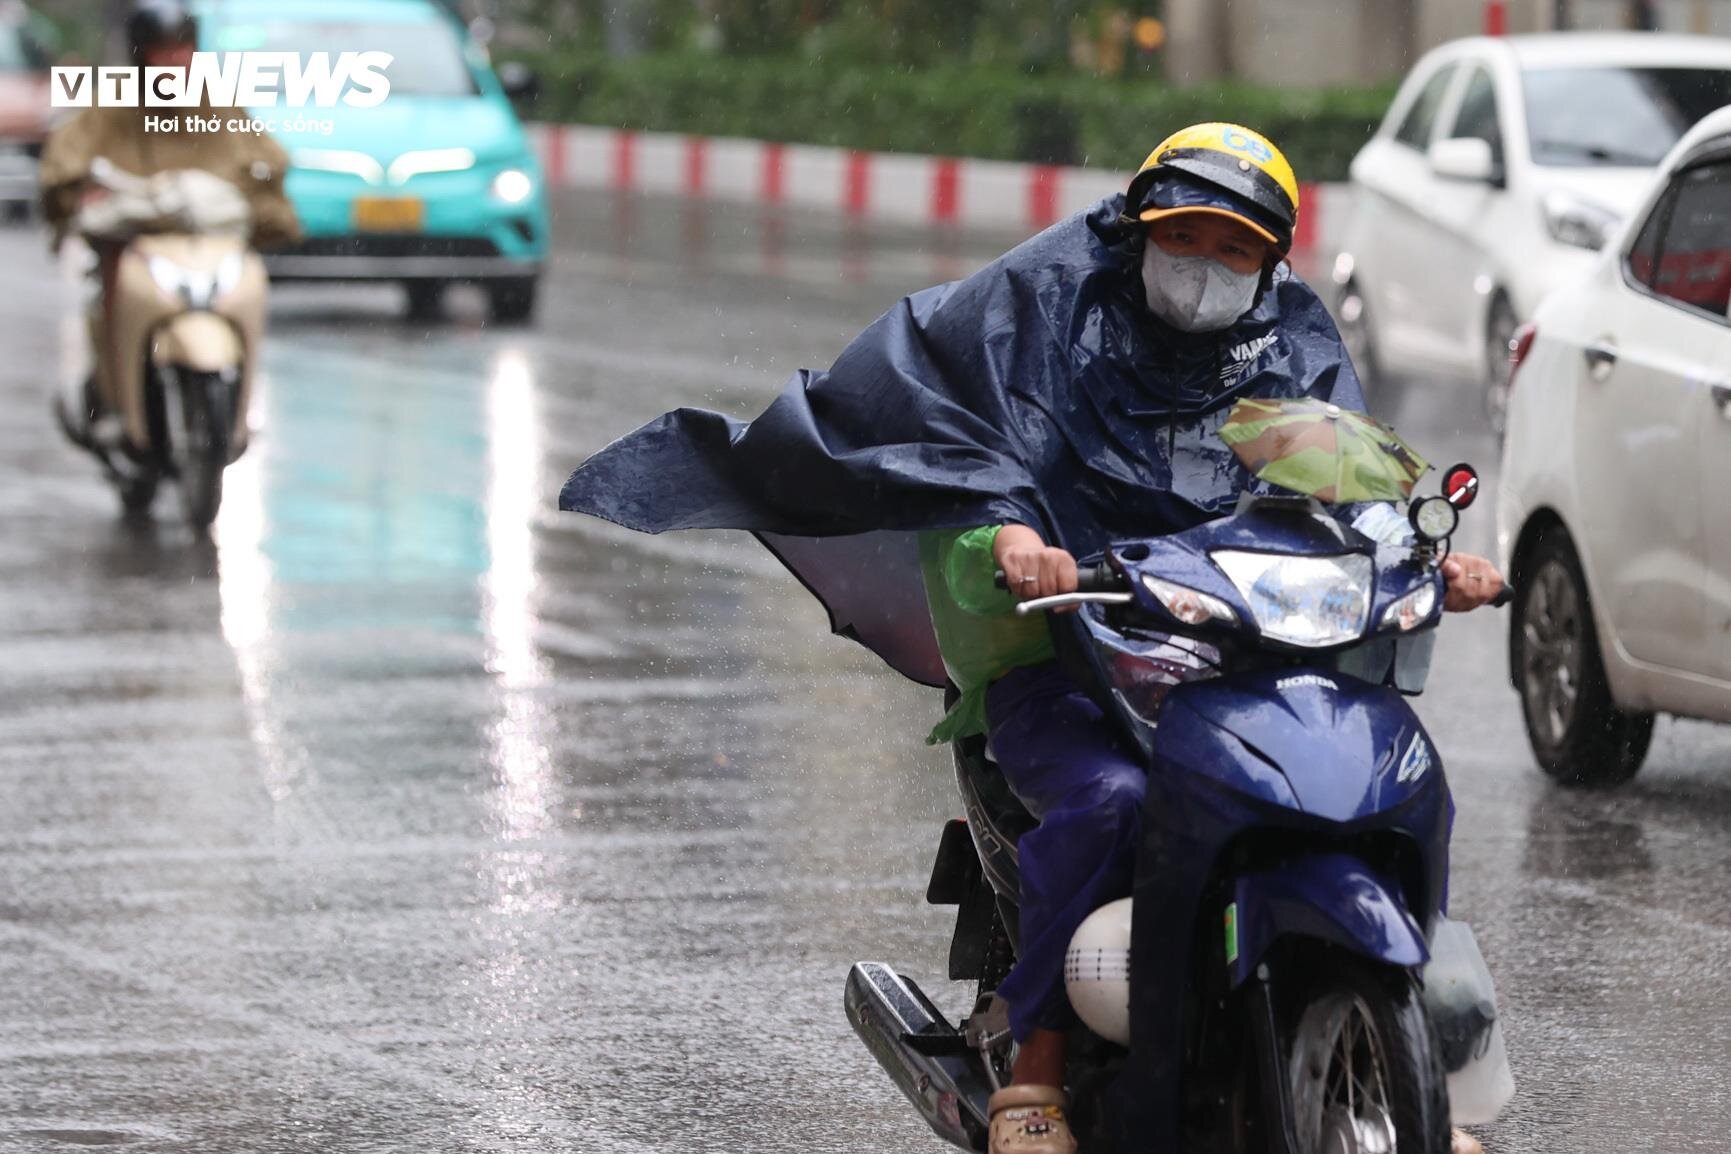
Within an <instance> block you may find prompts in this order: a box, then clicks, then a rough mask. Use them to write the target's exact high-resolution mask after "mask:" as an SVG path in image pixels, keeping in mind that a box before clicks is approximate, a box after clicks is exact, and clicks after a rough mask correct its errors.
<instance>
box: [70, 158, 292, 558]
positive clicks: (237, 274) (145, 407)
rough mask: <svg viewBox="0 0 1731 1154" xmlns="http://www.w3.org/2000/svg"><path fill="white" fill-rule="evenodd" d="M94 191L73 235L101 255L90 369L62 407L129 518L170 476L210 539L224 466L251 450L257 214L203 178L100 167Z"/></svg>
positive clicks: (258, 335)
mask: <svg viewBox="0 0 1731 1154" xmlns="http://www.w3.org/2000/svg"><path fill="white" fill-rule="evenodd" d="M90 181H91V183H92V184H93V185H94V186H96V187H98V188H101V189H103V190H105V191H106V195H104V196H99V197H96V198H94V199H92V200H91V201H90V202H89V203H87V204H86V205H85V206H84V208H82V209H81V210H80V211H79V214H78V218H77V220H76V222H75V225H74V227H75V229H76V231H77V232H78V233H79V235H81V236H82V237H83V238H84V239H85V241H86V242H87V243H88V244H89V245H90V248H91V250H92V252H93V253H94V254H95V258H96V259H95V261H94V265H93V268H92V272H93V274H94V276H95V279H96V283H97V292H96V293H95V294H94V296H93V298H92V300H91V302H90V308H89V312H88V322H89V331H90V343H91V349H92V354H93V361H94V371H93V372H92V374H91V376H90V378H89V379H88V380H87V381H86V382H85V383H84V384H83V386H82V390H81V395H79V396H77V397H76V398H68V397H65V396H62V397H60V398H58V399H57V405H56V411H57V413H58V415H59V417H60V421H61V425H62V427H63V428H64V429H65V431H66V434H67V436H68V437H70V438H71V439H72V441H73V442H74V443H75V444H77V445H79V446H80V447H82V448H85V449H87V450H89V451H90V452H91V453H93V454H94V455H95V456H96V457H97V459H98V460H99V461H101V462H102V465H103V468H104V471H105V472H106V473H107V474H108V476H109V479H110V480H111V481H112V483H113V484H114V486H115V488H116V490H117V491H118V492H119V494H120V501H121V505H122V506H123V507H124V509H125V510H126V511H127V512H128V513H134V514H137V513H143V512H146V511H148V510H149V508H150V506H151V504H152V503H153V502H154V501H155V499H156V492H157V488H158V487H159V485H160V484H161V482H162V481H163V480H165V479H166V480H172V481H174V482H175V483H176V485H177V487H178V488H179V491H180V498H181V508H182V511H183V512H184V514H185V516H186V519H187V521H188V522H189V523H191V525H192V526H193V527H194V528H195V529H200V530H202V529H205V528H207V527H208V526H209V525H210V523H211V522H212V521H213V520H215V518H216V513H217V509H218V507H219V506H220V505H221V503H222V473H223V470H224V469H225V468H226V467H227V466H228V465H229V464H230V463H231V462H233V461H234V460H236V459H237V458H239V456H240V454H241V453H242V452H244V451H245V449H246V444H247V436H248V424H247V402H248V399H249V397H250V395H251V391H252V390H251V386H252V374H253V368H254V363H255V361H256V358H257V355H258V349H259V344H260V341H261V339H262V337H263V335H264V317H265V303H266V295H267V280H266V276H265V271H264V264H263V262H262V261H260V259H259V257H258V255H257V254H256V253H254V252H253V251H252V250H251V249H250V248H249V247H248V243H247V234H248V230H249V225H250V218H251V212H250V209H249V207H248V205H247V202H246V198H245V197H244V196H243V195H242V194H241V192H240V191H239V190H238V189H236V188H235V187H234V186H233V185H232V184H229V183H228V182H227V181H225V180H222V179H221V178H219V177H216V176H212V175H211V174H210V173H207V172H202V171H199V170H195V169H187V170H179V171H174V172H165V173H159V174H157V175H155V176H151V177H139V176H134V175H132V174H130V173H126V172H122V171H120V170H119V169H117V168H115V167H114V166H113V165H112V164H110V163H109V162H107V161H106V160H104V159H101V158H99V159H98V160H97V161H96V162H95V163H94V164H93V165H92V169H91V174H90ZM80 408H82V410H83V411H82V412H79V411H78V410H79V409H80Z"/></svg>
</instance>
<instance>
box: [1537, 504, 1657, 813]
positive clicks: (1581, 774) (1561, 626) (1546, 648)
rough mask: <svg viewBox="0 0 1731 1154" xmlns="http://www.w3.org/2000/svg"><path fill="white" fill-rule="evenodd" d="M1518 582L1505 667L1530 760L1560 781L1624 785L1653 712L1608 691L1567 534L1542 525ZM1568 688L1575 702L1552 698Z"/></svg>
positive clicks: (1640, 757) (1642, 755) (1649, 735)
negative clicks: (1625, 705) (1628, 706)
mask: <svg viewBox="0 0 1731 1154" xmlns="http://www.w3.org/2000/svg"><path fill="white" fill-rule="evenodd" d="M1516 587H1517V588H1518V589H1519V590H1520V595H1519V596H1518V597H1517V598H1516V599H1515V604H1514V611H1513V613H1512V614H1511V616H1510V619H1509V667H1510V669H1512V670H1513V671H1514V675H1515V688H1516V690H1517V692H1519V694H1520V698H1521V718H1522V720H1523V721H1524V722H1525V723H1526V727H1527V741H1528V743H1529V744H1530V745H1531V747H1532V750H1533V757H1534V759H1535V760H1537V761H1538V763H1539V768H1540V769H1542V770H1544V772H1545V774H1546V775H1547V776H1548V777H1551V778H1553V779H1554V780H1556V781H1557V782H1559V783H1561V784H1563V785H1576V786H1588V787H1606V786H1613V785H1621V784H1622V783H1624V782H1626V781H1628V780H1629V779H1630V778H1632V777H1634V776H1635V774H1636V773H1638V772H1639V771H1640V768H1641V763H1642V762H1644V761H1645V760H1646V758H1647V750H1648V748H1649V747H1650V746H1651V745H1652V742H1653V715H1652V714H1651V713H1641V712H1636V711H1632V710H1625V709H1619V708H1618V707H1617V703H1616V701H1615V700H1614V699H1613V698H1612V697H1611V686H1610V682H1609V680H1607V678H1606V676H1605V660H1604V655H1603V653H1602V651H1601V650H1600V648H1599V633H1598V628H1597V626H1596V625H1595V624H1594V621H1593V603H1592V599H1591V597H1590V595H1589V594H1588V592H1587V580H1586V576H1585V574H1584V572H1583V571H1582V569H1581V561H1580V558H1579V557H1577V556H1576V554H1575V546H1574V543H1573V542H1572V541H1570V540H1569V535H1568V533H1567V532H1565V531H1564V530H1563V529H1562V528H1561V527H1557V528H1553V529H1549V530H1546V531H1545V533H1544V535H1543V536H1541V537H1540V538H1539V541H1538V543H1537V544H1536V545H1534V546H1533V548H1532V550H1531V551H1530V552H1529V553H1528V554H1527V555H1526V557H1525V558H1523V560H1522V562H1521V566H1520V573H1519V575H1518V577H1517V578H1516ZM1571 659H1572V660H1571ZM1570 664H1572V665H1573V666H1574V668H1573V669H1572V670H1570V669H1568V668H1567V666H1568V665H1570ZM1571 688H1572V689H1573V692H1574V698H1573V700H1572V701H1569V700H1551V699H1552V698H1554V697H1557V696H1558V695H1560V696H1561V698H1564V699H1566V698H1567V690H1568V689H1571Z"/></svg>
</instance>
